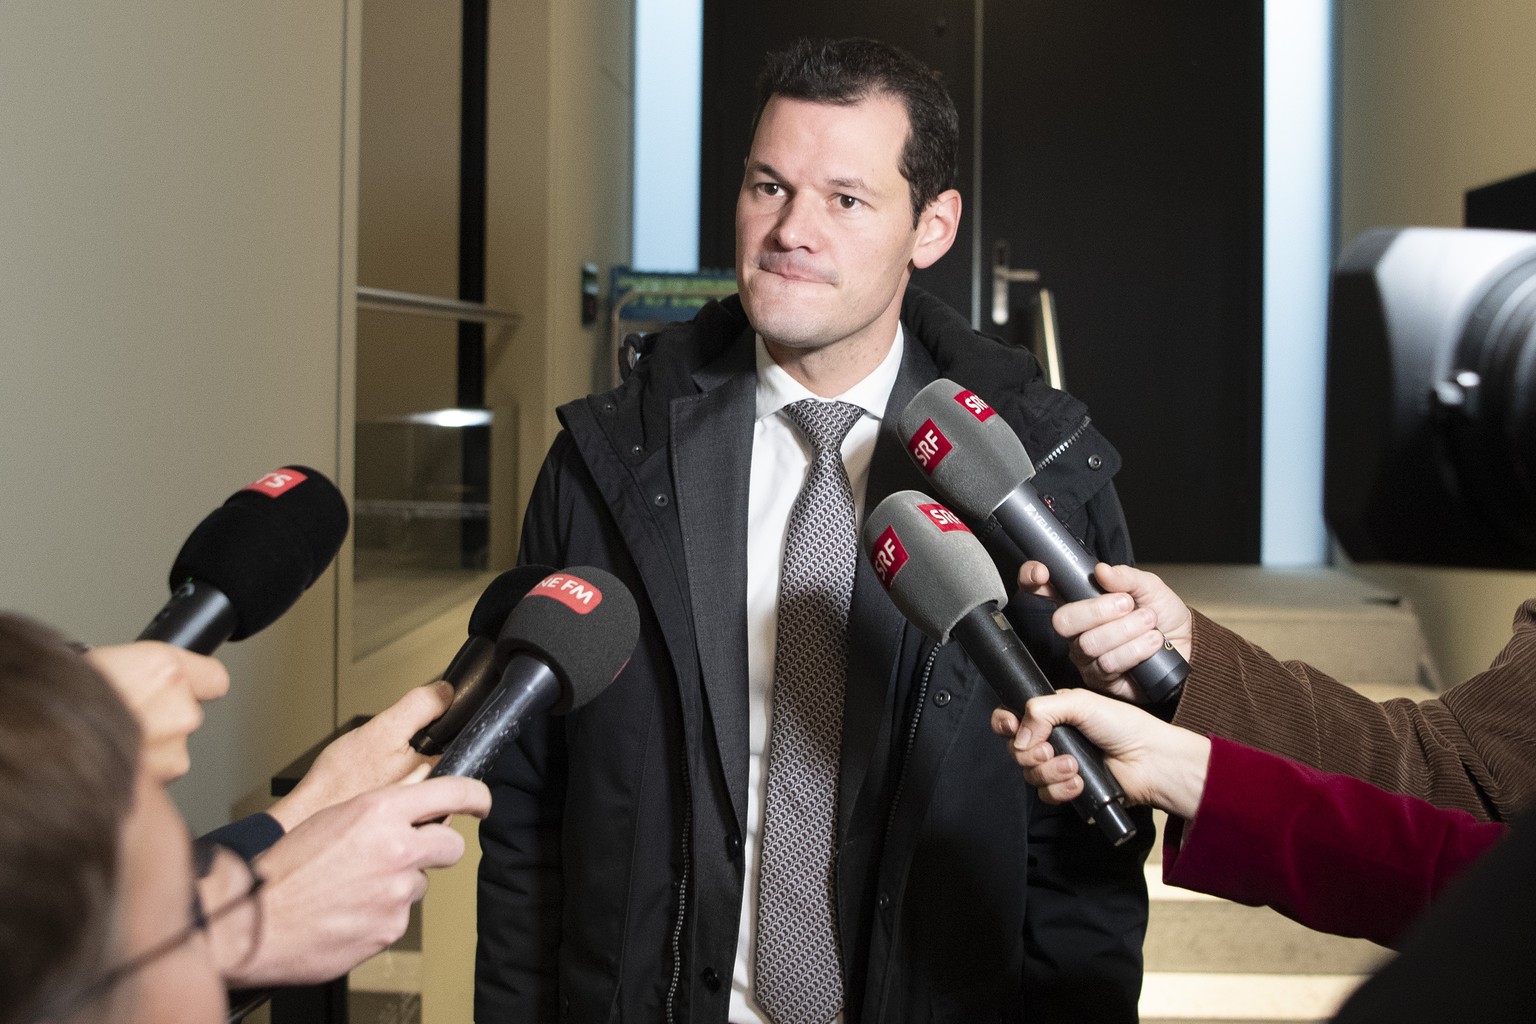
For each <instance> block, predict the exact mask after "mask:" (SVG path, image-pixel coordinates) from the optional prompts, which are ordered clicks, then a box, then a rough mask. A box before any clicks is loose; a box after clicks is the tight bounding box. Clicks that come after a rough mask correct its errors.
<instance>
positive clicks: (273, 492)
mask: <svg viewBox="0 0 1536 1024" xmlns="http://www.w3.org/2000/svg"><path fill="white" fill-rule="evenodd" d="M308 479H309V477H307V476H305V475H304V474H303V473H300V472H299V471H298V470H296V469H290V468H289V467H287V466H284V467H283V468H282V469H274V470H273V471H272V472H270V473H268V474H267V475H266V476H264V477H262V478H261V479H260V480H257V481H256V482H255V483H253V484H249V485H247V486H246V487H245V488H244V489H245V490H247V491H255V492H256V493H257V494H265V495H266V496H267V497H269V498H276V497H279V496H281V495H283V494H285V493H287V492H288V491H291V490H293V489H294V488H295V487H297V486H299V484H301V483H303V482H304V481H305V480H308Z"/></svg>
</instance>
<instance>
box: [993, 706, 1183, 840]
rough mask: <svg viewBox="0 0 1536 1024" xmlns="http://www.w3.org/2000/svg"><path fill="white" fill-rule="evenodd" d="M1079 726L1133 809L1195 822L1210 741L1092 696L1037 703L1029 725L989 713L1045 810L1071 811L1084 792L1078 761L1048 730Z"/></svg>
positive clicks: (1029, 710) (1029, 709)
mask: <svg viewBox="0 0 1536 1024" xmlns="http://www.w3.org/2000/svg"><path fill="white" fill-rule="evenodd" d="M1058 725H1075V726H1076V727H1077V729H1078V731H1079V732H1081V733H1082V734H1083V735H1084V736H1085V737H1086V738H1087V739H1088V740H1089V741H1090V742H1091V743H1093V745H1094V746H1096V747H1098V748H1099V750H1100V751H1101V752H1102V753H1103V754H1104V763H1105V766H1106V767H1107V768H1109V770H1110V771H1111V772H1113V773H1114V776H1115V778H1116V779H1117V780H1118V781H1119V783H1120V788H1121V789H1123V790H1125V796H1126V799H1127V800H1129V801H1130V802H1131V803H1133V804H1151V805H1152V806H1154V807H1160V808H1162V809H1163V810H1165V811H1167V812H1168V813H1170V814H1177V815H1179V816H1180V817H1182V818H1193V817H1194V816H1195V811H1196V810H1197V809H1198V808H1199V806H1200V797H1201V795H1202V794H1203V793H1204V792H1205V775H1206V767H1207V765H1208V763H1209V761H1210V757H1211V741H1210V740H1209V739H1207V738H1206V737H1204V736H1201V735H1198V734H1196V733H1193V732H1190V731H1189V730H1188V729H1182V728H1180V727H1178V726H1176V725H1169V724H1168V723H1167V722H1164V721H1162V720H1161V719H1158V718H1155V717H1153V716H1152V715H1150V714H1148V713H1147V712H1145V711H1143V710H1141V709H1140V708H1138V707H1136V706H1134V705H1131V704H1127V703H1125V702H1124V701H1119V700H1114V699H1112V698H1109V697H1105V696H1103V695H1102V694H1097V693H1092V692H1090V691H1088V690H1080V689H1073V690H1060V691H1058V692H1056V693H1053V694H1048V695H1046V696H1043V697H1035V698H1034V699H1032V700H1031V701H1030V702H1029V704H1028V705H1026V707H1025V712H1024V720H1023V721H1022V722H1020V721H1019V720H1018V718H1017V717H1016V716H1015V715H1014V714H1013V712H1011V711H1009V710H1008V709H1007V708H998V709H996V710H995V711H993V712H992V731H993V732H995V733H997V734H998V735H999V736H1005V737H1009V736H1011V737H1012V738H1013V742H1012V744H1011V750H1012V753H1013V758H1014V760H1015V761H1017V762H1018V763H1019V765H1020V766H1021V767H1022V768H1023V769H1024V778H1025V780H1026V781H1028V782H1029V784H1030V785H1032V786H1035V787H1036V788H1037V789H1038V790H1039V793H1040V798H1041V799H1042V800H1044V801H1045V802H1046V803H1052V804H1064V803H1068V802H1070V801H1071V800H1073V799H1074V798H1076V797H1077V796H1079V795H1080V794H1081V793H1082V791H1083V779H1082V776H1081V775H1079V774H1078V764H1077V759H1076V758H1074V757H1071V756H1070V755H1067V754H1062V755H1057V754H1056V752H1055V750H1054V749H1052V747H1051V744H1050V740H1049V737H1050V734H1051V730H1052V729H1053V728H1055V727H1056V726H1058Z"/></svg>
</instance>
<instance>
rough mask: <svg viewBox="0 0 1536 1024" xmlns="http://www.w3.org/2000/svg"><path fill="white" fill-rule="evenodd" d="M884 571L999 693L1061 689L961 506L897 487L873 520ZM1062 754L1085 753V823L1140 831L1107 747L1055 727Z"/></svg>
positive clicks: (897, 592) (913, 613)
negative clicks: (1014, 613)
mask: <svg viewBox="0 0 1536 1024" xmlns="http://www.w3.org/2000/svg"><path fill="white" fill-rule="evenodd" d="M863 539H864V547H865V550H866V551H868V552H869V558H870V562H871V564H872V565H873V566H874V570H875V575H876V576H877V577H878V578H879V580H880V582H881V584H882V585H884V587H885V589H886V592H887V593H889V594H890V595H891V600H892V601H894V602H895V604H896V607H897V608H899V609H901V613H902V614H903V615H905V616H906V617H907V618H908V619H909V620H910V621H911V622H912V623H913V625H915V626H917V627H918V628H919V629H921V630H922V631H923V632H924V633H926V634H927V635H928V636H930V637H932V638H933V639H934V640H935V641H937V642H938V643H940V644H943V643H947V642H949V640H950V639H951V638H953V639H955V640H957V641H958V642H959V643H960V646H961V647H962V648H964V650H965V652H966V654H968V655H969V656H970V658H971V660H972V661H973V662H974V663H975V664H976V668H977V670H978V671H979V672H980V673H981V675H982V677H983V678H984V679H986V680H987V682H988V683H989V684H990V685H991V686H992V688H993V690H994V691H996V693H997V695H998V698H999V699H1000V700H1001V701H1002V702H1003V704H1004V705H1006V706H1007V707H1008V708H1010V709H1012V710H1013V711H1014V712H1015V713H1018V714H1022V713H1023V711H1024V705H1025V704H1027V703H1028V702H1029V700H1030V699H1031V698H1033V697H1039V696H1043V695H1045V694H1048V693H1053V692H1054V691H1055V688H1054V687H1053V686H1052V685H1051V683H1050V680H1048V679H1047V678H1046V677H1045V673H1044V672H1042V671H1041V670H1040V666H1039V665H1037V664H1036V663H1035V659H1034V658H1033V657H1032V656H1031V655H1030V653H1029V651H1028V650H1026V649H1025V647H1024V644H1023V643H1022V642H1021V641H1020V640H1019V638H1018V636H1017V635H1015V633H1014V632H1013V627H1012V626H1011V625H1009V623H1008V620H1007V619H1006V618H1004V616H1003V614H1002V607H1003V605H1004V603H1005V602H1006V600H1007V594H1006V592H1005V591H1004V590H1003V584H1002V581H1001V580H1000V579H999V578H998V575H997V567H996V566H995V565H994V564H993V563H992V559H991V558H990V557H989V556H988V555H987V552H986V549H985V548H983V547H982V546H981V542H980V541H978V540H977V539H976V537H975V535H974V534H972V533H971V531H970V528H969V527H967V526H966V525H965V522H964V521H963V520H961V518H960V517H959V516H957V515H956V514H955V513H954V512H952V511H951V510H949V509H948V508H946V507H944V506H943V505H942V504H940V503H939V502H936V501H934V500H933V499H932V498H930V497H929V496H928V495H926V494H923V493H922V492H920V491H898V492H896V493H895V494H892V495H890V496H889V497H888V498H886V499H885V500H884V501H882V502H880V504H879V505H877V506H875V508H874V510H873V511H872V512H870V513H869V514H868V515H867V516H866V517H865V519H864V530H863ZM1051 743H1052V745H1053V746H1054V747H1055V749H1056V751H1057V753H1064V754H1071V755H1072V756H1073V757H1075V758H1076V759H1077V763H1078V772H1079V774H1080V775H1081V776H1082V779H1083V792H1082V793H1081V794H1080V795H1079V796H1078V797H1077V798H1076V799H1075V800H1073V801H1072V805H1073V807H1075V808H1076V809H1077V811H1078V813H1079V814H1080V815H1081V816H1082V818H1083V820H1084V821H1087V822H1089V823H1091V824H1093V825H1096V826H1097V827H1098V828H1099V830H1100V831H1101V832H1102V833H1103V834H1104V836H1105V837H1106V838H1108V839H1109V841H1110V842H1111V843H1113V844H1114V845H1116V846H1119V845H1120V844H1122V843H1124V842H1125V841H1126V840H1128V839H1130V838H1131V837H1132V836H1134V835H1135V834H1136V824H1135V822H1134V821H1133V820H1132V819H1131V816H1130V814H1129V812H1127V811H1126V808H1125V792H1124V791H1123V790H1122V789H1121V788H1120V784H1119V783H1118V782H1117V781H1115V777H1114V775H1113V774H1111V773H1110V771H1109V769H1108V768H1106V767H1105V765H1104V760H1103V757H1102V755H1100V753H1099V751H1098V749H1097V748H1096V747H1094V746H1093V744H1091V743H1089V742H1088V741H1087V740H1086V739H1085V738H1084V737H1083V736H1082V734H1081V733H1079V732H1078V731H1077V730H1076V729H1074V728H1073V727H1071V726H1066V725H1061V726H1057V727H1056V728H1055V729H1053V730H1051Z"/></svg>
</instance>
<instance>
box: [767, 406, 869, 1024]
mask: <svg viewBox="0 0 1536 1024" xmlns="http://www.w3.org/2000/svg"><path fill="white" fill-rule="evenodd" d="M784 412H785V415H787V416H788V417H789V419H790V422H792V423H793V424H794V425H795V426H796V428H798V429H799V431H800V433H801V434H802V435H804V436H805V438H806V439H807V440H809V441H810V442H811V446H812V448H814V449H815V452H814V454H813V455H812V458H811V468H810V471H809V472H808V473H807V474H806V478H805V486H804V487H802V488H801V490H800V495H799V497H797V498H796V499H795V504H794V507H793V508H792V509H791V510H790V513H789V532H788V535H787V536H786V539H785V543H784V568H783V571H782V574H781V575H780V579H779V632H778V654H777V656H776V658H775V661H774V670H773V698H772V700H773V724H772V727H771V730H770V735H769V739H768V796H767V801H766V805H765V808H764V811H763V845H762V860H761V864H760V867H759V874H758V888H757V946H756V957H755V963H754V972H755V974H754V979H753V980H754V987H755V995H756V1000H757V1003H758V1005H759V1006H761V1007H762V1009H763V1010H764V1011H765V1012H766V1013H767V1014H768V1016H769V1018H770V1019H771V1020H772V1021H773V1024H826V1022H828V1021H830V1020H832V1018H833V1017H835V1016H836V1015H837V1014H838V1012H839V1011H841V1010H842V1007H843V976H842V969H841V967H840V962H841V958H840V957H839V956H838V945H837V928H836V920H835V914H834V908H833V902H832V862H833V850H834V847H835V844H836V837H837V767H838V753H839V751H840V749H841V746H842V735H843V690H844V687H845V685H846V683H847V675H848V602H849V599H850V598H851V597H852V596H853V571H854V559H855V558H857V557H858V541H857V527H858V524H857V523H856V522H854V518H855V517H854V506H853V488H852V487H851V486H850V485H849V483H848V471H847V470H845V469H844V468H843V459H842V455H841V454H840V449H841V447H842V444H843V438H844V437H846V436H847V435H848V431H849V430H850V429H851V428H852V427H853V425H854V423H855V422H857V421H858V418H859V417H860V416H861V415H862V414H863V410H862V409H860V408H859V407H858V406H856V405H849V404H848V403H846V402H821V401H817V400H815V399H809V398H808V399H803V400H801V401H799V402H795V403H793V404H792V405H789V406H786V407H785V409H784Z"/></svg>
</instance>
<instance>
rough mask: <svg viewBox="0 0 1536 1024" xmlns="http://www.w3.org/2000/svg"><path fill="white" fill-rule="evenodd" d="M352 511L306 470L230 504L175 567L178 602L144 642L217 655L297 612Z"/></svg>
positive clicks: (252, 488) (280, 472) (270, 481)
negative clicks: (295, 608) (229, 643)
mask: <svg viewBox="0 0 1536 1024" xmlns="http://www.w3.org/2000/svg"><path fill="white" fill-rule="evenodd" d="M347 526H348V516H347V503H346V500H345V499H344V498H343V497H342V496H341V492H340V491H338V490H337V489H336V486H335V485H334V484H332V483H331V482H330V481H329V480H327V479H326V478H325V476H324V475H323V474H322V473H320V472H319V471H317V470H314V469H311V468H309V467H308V466H283V467H282V468H281V469H277V470H274V471H273V472H271V473H268V474H266V475H265V476H263V477H262V478H261V479H259V480H257V481H256V482H255V483H252V484H250V485H249V486H247V487H243V488H241V489H240V490H238V491H236V492H235V493H234V494H232V495H230V497H229V499H228V500H226V501H225V502H224V504H223V505H220V506H219V507H218V508H216V509H214V510H213V511H212V512H210V513H209V514H208V516H207V517H206V518H204V519H203V521H202V522H201V523H198V524H197V527H196V528H195V529H193V531H192V533H191V535H189V536H188V537H187V540H186V542H185V543H184V544H183V545H182V546H181V551H180V552H178V553H177V555H176V560H175V561H174V562H173V563H172V565H171V571H170V586H171V592H172V596H171V600H170V601H169V602H168V603H167V604H166V605H165V606H164V607H163V608H162V609H161V611H160V613H159V614H157V615H156V616H155V618H154V619H153V620H152V621H151V622H150V624H149V626H148V627H146V628H145V630H144V632H143V633H142V634H141V635H140V639H145V640H164V641H166V642H167V643H173V644H176V645H178V646H182V647H186V648H187V649H189V650H196V651H199V652H200V653H204V654H207V653H211V651H212V650H213V649H214V648H216V647H217V646H218V645H219V644H220V643H222V642H223V641H224V640H243V639H245V638H246V637H248V636H250V635H252V634H253V633H256V632H259V631H260V630H262V629H265V628H266V627H267V626H270V625H271V624H272V623H273V622H275V621H276V620H277V619H278V617H279V616H281V615H282V614H283V613H284V612H286V611H287V610H288V609H289V608H291V607H293V604H294V602H296V601H297V600H298V599H299V597H300V596H301V595H302V594H303V593H304V591H305V590H307V589H309V587H310V585H311V584H313V583H314V582H315V580H316V579H318V578H319V576H320V574H321V573H323V572H324V571H325V570H326V568H327V567H328V566H329V565H330V564H331V560H332V559H333V558H335V557H336V552H337V550H338V549H339V548H340V547H341V542H342V541H343V540H344V539H346V536H347Z"/></svg>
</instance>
